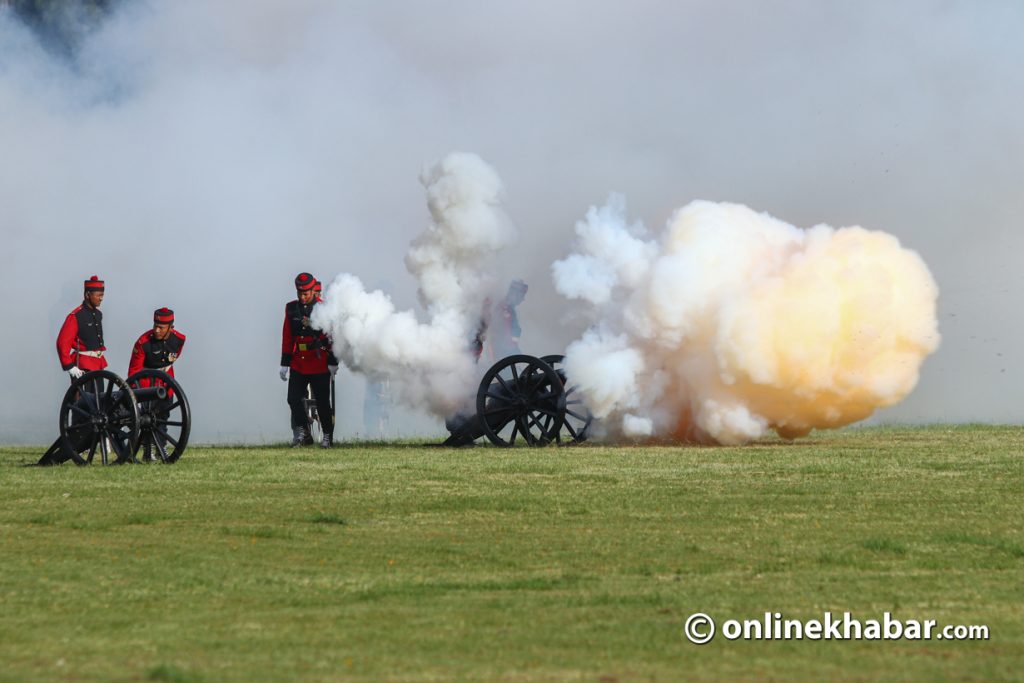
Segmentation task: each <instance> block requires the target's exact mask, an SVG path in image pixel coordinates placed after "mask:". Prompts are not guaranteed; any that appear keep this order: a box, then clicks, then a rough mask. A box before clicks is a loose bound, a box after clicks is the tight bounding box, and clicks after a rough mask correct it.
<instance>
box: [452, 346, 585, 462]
mask: <svg viewBox="0 0 1024 683" xmlns="http://www.w3.org/2000/svg"><path fill="white" fill-rule="evenodd" d="M563 360H564V358H563V356H558V355H551V356H542V357H540V358H536V357H534V356H528V355H525V354H518V355H514V356H508V357H506V358H503V359H501V360H499V361H498V362H497V363H495V364H494V365H492V366H491V368H490V369H489V370H488V371H487V372H486V373H484V376H483V378H482V379H481V380H480V386H479V388H478V390H477V394H476V404H475V405H476V413H475V414H473V415H465V414H460V415H456V416H455V417H453V418H451V419H449V420H448V421H447V422H446V424H445V426H446V427H447V428H448V431H449V432H451V436H449V437H448V439H447V440H446V441H445V442H444V445H445V446H468V445H470V444H472V443H473V442H474V441H476V440H477V439H479V438H481V437H487V439H488V440H489V441H490V442H491V443H493V444H494V445H495V446H499V447H503V448H509V447H512V446H515V445H516V444H517V443H525V444H526V445H527V446H546V445H548V444H552V443H555V444H560V445H561V444H572V443H577V442H579V441H583V440H584V439H585V438H586V436H587V429H588V428H589V427H590V423H591V421H592V419H593V418H592V416H591V414H590V412H589V411H588V410H587V409H586V407H585V406H584V405H583V401H582V399H581V398H580V396H579V394H578V393H577V392H576V388H575V387H573V386H571V385H569V386H567V384H566V377H565V371H564V369H563V367H562V362H563Z"/></svg>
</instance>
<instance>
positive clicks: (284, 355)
mask: <svg viewBox="0 0 1024 683" xmlns="http://www.w3.org/2000/svg"><path fill="white" fill-rule="evenodd" d="M315 305H316V302H315V301H314V302H313V303H309V304H301V303H299V301H298V299H296V300H294V301H289V302H288V304H287V305H286V306H285V307H284V328H283V329H282V330H281V365H287V366H288V367H290V368H291V369H292V370H294V371H296V372H301V373H302V374H304V375H319V374H322V373H325V372H327V371H328V369H327V366H328V365H337V364H338V361H337V360H336V359H335V358H334V354H333V353H332V352H331V340H330V339H328V338H327V335H325V334H324V333H323V332H321V331H320V330H316V329H313V327H312V326H311V325H310V322H309V317H310V315H312V312H313V307H314V306H315Z"/></svg>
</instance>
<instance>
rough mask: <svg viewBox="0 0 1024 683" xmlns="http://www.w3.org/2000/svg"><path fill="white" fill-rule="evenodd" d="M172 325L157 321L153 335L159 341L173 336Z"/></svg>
mask: <svg viewBox="0 0 1024 683" xmlns="http://www.w3.org/2000/svg"><path fill="white" fill-rule="evenodd" d="M171 327H172V325H168V324H167V323H156V324H154V325H153V336H154V337H155V338H156V339H157V341H163V340H164V339H167V337H169V336H171Z"/></svg>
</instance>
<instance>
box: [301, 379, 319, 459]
mask: <svg viewBox="0 0 1024 683" xmlns="http://www.w3.org/2000/svg"><path fill="white" fill-rule="evenodd" d="M302 407H303V408H305V412H306V424H307V425H309V443H311V444H314V445H315V444H319V443H320V441H321V440H322V439H323V438H324V426H323V423H321V422H320V409H319V407H318V406H317V404H316V399H315V398H314V397H313V385H312V384H310V385H309V386H307V387H306V395H305V396H304V397H303V399H302ZM303 445H308V444H303Z"/></svg>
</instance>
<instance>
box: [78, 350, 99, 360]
mask: <svg viewBox="0 0 1024 683" xmlns="http://www.w3.org/2000/svg"><path fill="white" fill-rule="evenodd" d="M75 353H77V354H78V355H79V356H92V357H93V358H103V351H79V350H77V349H75Z"/></svg>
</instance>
